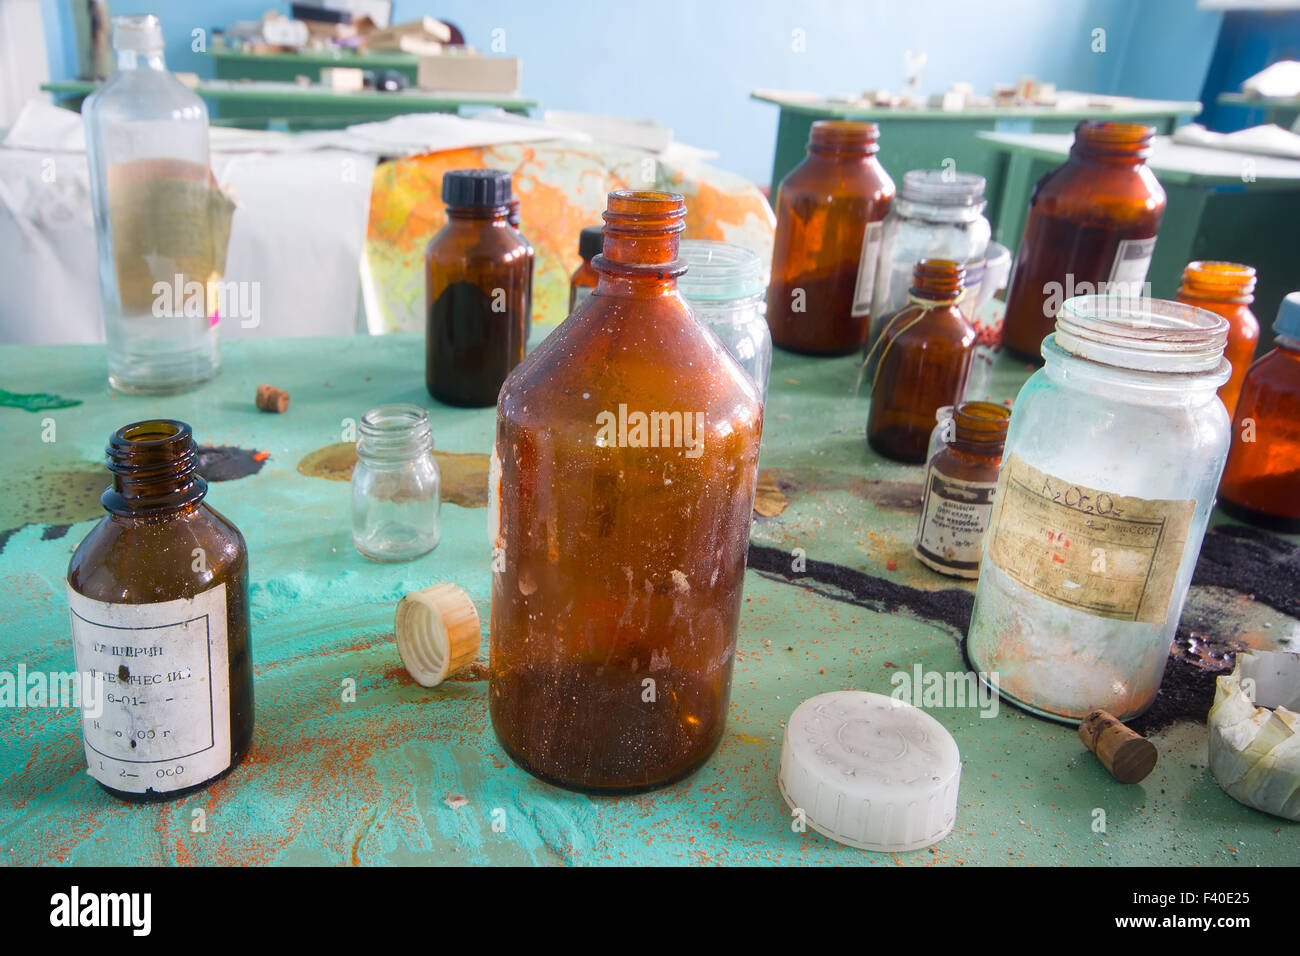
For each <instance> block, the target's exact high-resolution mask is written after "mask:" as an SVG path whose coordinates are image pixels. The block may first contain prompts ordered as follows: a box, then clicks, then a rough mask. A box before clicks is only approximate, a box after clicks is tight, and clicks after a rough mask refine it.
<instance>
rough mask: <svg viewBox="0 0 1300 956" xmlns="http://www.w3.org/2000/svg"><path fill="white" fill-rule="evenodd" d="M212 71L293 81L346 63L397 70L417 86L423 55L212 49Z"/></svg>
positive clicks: (217, 74)
mask: <svg viewBox="0 0 1300 956" xmlns="http://www.w3.org/2000/svg"><path fill="white" fill-rule="evenodd" d="M208 56H209V57H211V58H212V74H213V76H215V77H216V78H217V79H218V80H279V81H282V82H285V83H292V82H294V80H295V78H296V77H299V76H309V77H311V79H312V82H317V81H319V80H320V71H321V70H323V69H325V68H326V67H332V66H346V67H356V68H357V69H361V70H397V71H398V72H399V73H401V74H402V75H403V76H405V77H406V79H407V81H408V82H409V83H410V84H411V85H412V86H414V85H415V76H416V73H417V72H418V71H419V68H420V58H419V57H418V56H416V55H414V54H413V53H399V52H396V51H394V52H391V53H387V52H373V51H369V50H362V51H353V50H343V49H338V50H304V51H303V52H301V53H246V52H244V51H243V50H231V49H225V50H211V51H209V52H208Z"/></svg>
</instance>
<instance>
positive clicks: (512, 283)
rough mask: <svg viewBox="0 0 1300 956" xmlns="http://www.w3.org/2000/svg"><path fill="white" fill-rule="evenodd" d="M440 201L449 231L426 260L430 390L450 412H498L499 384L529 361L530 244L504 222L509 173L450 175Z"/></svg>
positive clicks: (491, 171)
mask: <svg viewBox="0 0 1300 956" xmlns="http://www.w3.org/2000/svg"><path fill="white" fill-rule="evenodd" d="M442 199H443V202H445V203H446V204H447V224H446V225H444V226H443V227H442V228H441V229H440V230H438V233H437V235H435V236H434V237H433V238H432V239H431V240H430V241H429V248H428V250H427V251H426V252H425V255H424V261H425V295H424V303H425V309H426V313H427V315H428V329H427V334H426V338H425V349H426V355H425V370H424V375H425V384H426V385H427V386H428V388H429V394H430V395H432V396H433V397H434V398H436V399H437V400H438V401H440V402H444V403H445V404H448V405H459V406H466V407H484V406H489V405H494V404H496V400H497V393H498V392H499V391H500V390H501V383H502V382H504V381H505V380H506V376H507V375H509V374H510V370H511V369H513V368H514V367H515V366H516V365H518V364H519V363H520V362H521V361H522V360H523V357H524V346H525V343H526V341H527V321H526V316H527V310H528V297H529V289H530V287H531V284H532V261H531V259H530V258H529V255H528V244H527V243H526V242H525V241H524V240H523V239H522V238H521V237H520V235H519V233H518V232H517V231H515V229H514V227H512V226H511V225H510V223H509V221H508V219H507V216H508V215H509V212H510V199H511V196H510V175H509V174H508V173H505V172H501V171H500V170H495V169H464V170H455V171H452V172H449V173H447V174H446V175H445V176H443V178H442Z"/></svg>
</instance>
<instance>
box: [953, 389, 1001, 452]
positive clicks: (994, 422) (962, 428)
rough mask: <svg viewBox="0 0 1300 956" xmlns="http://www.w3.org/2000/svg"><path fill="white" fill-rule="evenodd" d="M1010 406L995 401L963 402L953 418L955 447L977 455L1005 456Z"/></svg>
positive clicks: (960, 450)
mask: <svg viewBox="0 0 1300 956" xmlns="http://www.w3.org/2000/svg"><path fill="white" fill-rule="evenodd" d="M1010 422H1011V409H1009V408H1007V407H1006V406H1005V405H994V404H993V403H992V402H963V403H962V404H961V405H959V406H958V407H957V410H956V411H955V412H954V413H953V417H952V426H951V427H952V443H951V444H952V448H953V449H954V450H955V451H959V452H962V453H964V454H966V455H971V456H973V457H977V458H983V459H987V460H990V461H992V460H996V459H998V458H1001V457H1002V449H1003V447H1004V446H1005V445H1006V441H1007V426H1008V425H1009V424H1010Z"/></svg>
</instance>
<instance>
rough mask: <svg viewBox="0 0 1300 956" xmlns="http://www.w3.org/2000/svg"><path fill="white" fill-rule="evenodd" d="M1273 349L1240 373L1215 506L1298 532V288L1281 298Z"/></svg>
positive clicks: (1267, 525) (1252, 520)
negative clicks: (1242, 378)
mask: <svg viewBox="0 0 1300 956" xmlns="http://www.w3.org/2000/svg"><path fill="white" fill-rule="evenodd" d="M1273 331H1274V333H1275V335H1276V338H1275V339H1274V340H1273V349H1272V350H1271V351H1270V352H1268V353H1267V354H1266V355H1264V356H1263V357H1261V358H1260V360H1259V361H1258V362H1256V363H1255V364H1254V365H1252V366H1251V367H1250V371H1249V372H1247V373H1246V380H1245V382H1243V383H1242V386H1241V398H1240V399H1239V400H1238V402H1237V413H1236V415H1235V416H1234V417H1233V421H1232V447H1231V449H1230V450H1229V452H1228V463H1227V464H1226V465H1225V466H1224V468H1223V478H1222V479H1221V480H1220V481H1219V507H1220V508H1222V509H1223V510H1224V511H1226V512H1227V513H1228V514H1230V515H1232V516H1233V517H1234V518H1240V519H1241V520H1242V521H1249V522H1250V523H1251V524H1257V525H1259V526H1261V527H1264V528H1270V529H1272V530H1274V531H1283V532H1291V533H1295V532H1300V292H1292V293H1291V294H1290V295H1288V296H1287V297H1286V298H1285V299H1283V300H1282V305H1281V307H1280V308H1279V309H1278V313H1277V321H1276V322H1275V323H1274V324H1273Z"/></svg>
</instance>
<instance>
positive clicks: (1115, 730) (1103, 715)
mask: <svg viewBox="0 0 1300 956" xmlns="http://www.w3.org/2000/svg"><path fill="white" fill-rule="evenodd" d="M1079 739H1080V740H1082V741H1083V745H1084V746H1085V747H1087V748H1088V749H1089V750H1091V751H1092V752H1093V753H1095V754H1096V755H1097V759H1098V760H1100V761H1101V765H1102V766H1103V767H1105V768H1106V769H1107V770H1109V771H1110V774H1111V776H1112V777H1114V778H1115V779H1116V780H1118V781H1119V782H1120V783H1137V782H1138V781H1140V780H1144V779H1146V776H1147V774H1149V773H1150V772H1151V770H1152V768H1153V767H1155V765H1156V758H1157V757H1158V756H1159V754H1158V753H1157V751H1156V745H1155V744H1153V743H1152V742H1151V741H1149V740H1147V739H1146V738H1145V737H1143V736H1142V735H1140V734H1136V733H1134V732H1133V731H1131V730H1129V729H1128V727H1126V726H1124V725H1123V724H1122V723H1120V722H1119V718H1117V717H1116V716H1115V715H1114V714H1110V713H1107V712H1106V711H1104V710H1094V711H1093V712H1092V713H1090V714H1089V715H1088V716H1087V717H1085V718H1083V722H1082V723H1080V724H1079Z"/></svg>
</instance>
